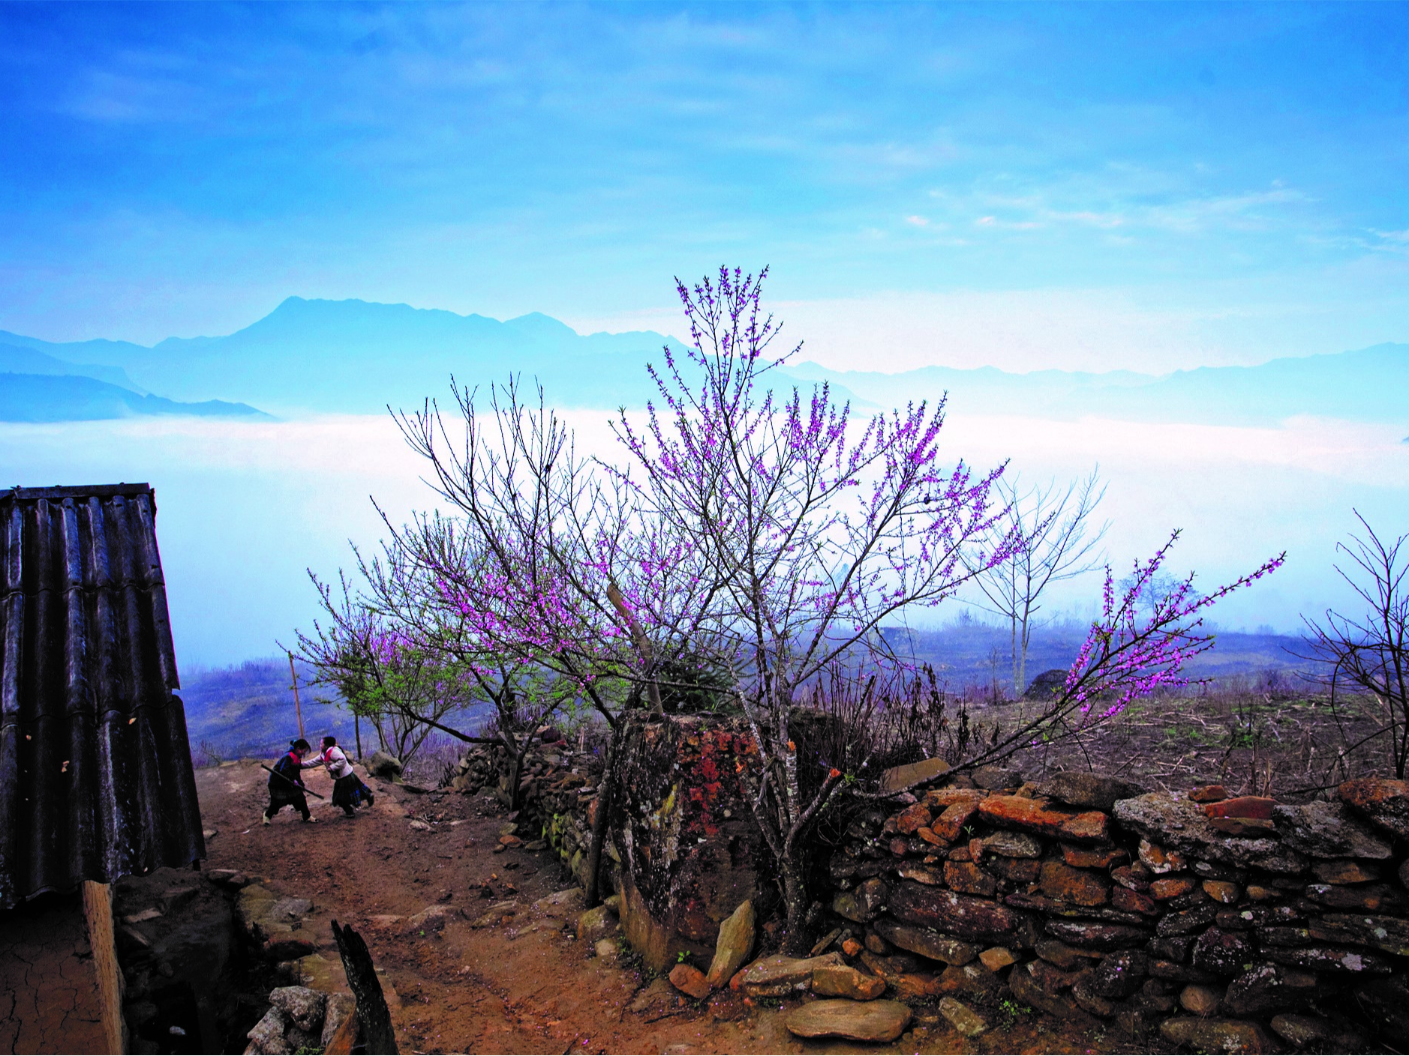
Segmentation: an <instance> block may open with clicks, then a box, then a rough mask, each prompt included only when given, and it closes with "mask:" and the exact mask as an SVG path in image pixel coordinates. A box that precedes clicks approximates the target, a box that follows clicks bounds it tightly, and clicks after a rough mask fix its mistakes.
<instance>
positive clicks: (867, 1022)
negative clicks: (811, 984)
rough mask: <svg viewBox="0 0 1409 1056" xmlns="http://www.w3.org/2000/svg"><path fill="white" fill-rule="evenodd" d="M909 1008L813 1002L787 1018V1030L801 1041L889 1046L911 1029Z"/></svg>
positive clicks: (890, 1003) (873, 1003)
mask: <svg viewBox="0 0 1409 1056" xmlns="http://www.w3.org/2000/svg"><path fill="white" fill-rule="evenodd" d="M910 1015H911V1013H910V1008H909V1006H907V1005H903V1004H901V1003H900V1002H899V1001H861V1002H858V1001H842V1000H833V1001H813V1002H811V1003H810V1004H806V1005H803V1006H802V1007H801V1008H796V1009H793V1011H792V1012H790V1013H789V1014H788V1018H787V1021H786V1023H787V1028H788V1030H789V1031H790V1032H791V1033H793V1034H796V1035H797V1036H798V1037H800V1038H845V1039H846V1040H847V1041H860V1042H868V1043H870V1044H889V1043H890V1042H892V1041H894V1040H895V1039H896V1038H898V1037H900V1035H901V1034H903V1033H904V1032H905V1028H906V1027H907V1026H909V1025H910Z"/></svg>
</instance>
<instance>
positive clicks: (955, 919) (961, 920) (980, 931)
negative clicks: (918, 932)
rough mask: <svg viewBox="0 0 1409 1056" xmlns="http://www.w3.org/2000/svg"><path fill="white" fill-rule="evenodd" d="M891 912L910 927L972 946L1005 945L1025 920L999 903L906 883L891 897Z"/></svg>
mask: <svg viewBox="0 0 1409 1056" xmlns="http://www.w3.org/2000/svg"><path fill="white" fill-rule="evenodd" d="M888 908H889V911H890V914H891V916H893V917H897V918H899V919H900V920H902V921H904V922H905V923H907V924H918V925H920V926H921V927H928V928H933V929H934V930H935V931H939V932H945V933H948V934H952V935H956V936H958V937H959V938H961V939H965V940H968V941H970V942H1002V941H1005V940H1007V939H1008V938H1010V937H1011V936H1012V935H1013V934H1014V932H1015V931H1016V930H1017V928H1018V925H1019V923H1020V922H1021V920H1022V916H1021V914H1019V913H1016V912H1014V911H1013V910H1011V909H1008V908H1007V907H1006V906H1000V905H999V904H998V903H997V902H990V901H989V900H987V899H983V898H975V897H973V896H971V895H961V894H958V893H956V892H953V891H945V890H942V889H938V888H932V887H925V886H923V885H921V884H916V883H912V882H910V881H905V882H904V883H902V884H900V885H899V886H898V887H897V888H896V890H895V893H894V894H892V895H891V897H890V903H889V907H888Z"/></svg>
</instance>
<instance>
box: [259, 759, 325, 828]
mask: <svg viewBox="0 0 1409 1056" xmlns="http://www.w3.org/2000/svg"><path fill="white" fill-rule="evenodd" d="M312 750H313V749H312V747H311V746H310V745H309V743H308V742H307V741H305V740H304V739H303V738H302V737H300V738H299V739H298V740H296V741H294V742H293V743H292V744H291V745H289V751H288V754H287V755H285V756H284V757H283V758H282V759H280V760H279V761H278V762H277V763H275V764H274V772H273V773H272V774H270V775H269V806H267V807H265V808H264V824H266V825H268V824H269V819H270V818H272V817H274V815H275V814H277V813H279V811H281V810H283V809H284V808H285V807H293V808H294V809H295V810H297V811H298V812H299V813H300V814H302V815H303V820H304V821H307V822H314V821H317V820H318V819H317V818H315V817H314V816H313V815H312V814H311V813H310V812H309V809H308V798H307V797H306V796H305V795H304V794H303V788H304V785H303V776H302V775H303V771H304V770H307V769H308V768H309V767H310V766H318V765H319V764H320V763H322V759H316V760H314V761H313V762H311V763H305V762H304V761H303V757H304V756H306V755H307V754H308V753H309V752H311V751H312Z"/></svg>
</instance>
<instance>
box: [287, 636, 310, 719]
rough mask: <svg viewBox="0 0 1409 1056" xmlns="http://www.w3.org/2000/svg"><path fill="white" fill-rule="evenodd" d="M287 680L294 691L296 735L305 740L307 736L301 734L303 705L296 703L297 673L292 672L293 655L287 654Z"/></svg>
mask: <svg viewBox="0 0 1409 1056" xmlns="http://www.w3.org/2000/svg"><path fill="white" fill-rule="evenodd" d="M289 678H291V679H293V681H292V682H291V683H290V684H291V685H292V686H293V690H294V711H295V712H297V713H298V735H299V736H300V737H303V738H304V739H305V740H307V737H308V735H307V734H305V733H304V732H303V705H301V704H300V703H299V702H298V672H297V671H295V670H294V654H293V653H289Z"/></svg>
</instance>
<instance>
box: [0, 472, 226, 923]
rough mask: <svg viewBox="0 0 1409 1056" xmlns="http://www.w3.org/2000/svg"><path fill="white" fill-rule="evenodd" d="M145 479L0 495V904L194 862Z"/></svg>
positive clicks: (196, 819) (200, 849) (196, 852)
mask: <svg viewBox="0 0 1409 1056" xmlns="http://www.w3.org/2000/svg"><path fill="white" fill-rule="evenodd" d="M179 687H180V683H179V681H178V680H177V676H176V655H175V650H174V649H173V648H172V644H171V625H170V622H169V620H168V617H167V609H166V586H165V582H164V580H163V579H162V572H161V557H160V555H159V554H158V552H157V536H156V501H155V497H154V495H153V492H152V489H151V488H150V487H149V486H148V485H146V484H116V485H106V486H101V487H81V488H12V489H10V490H8V491H0V905H2V906H4V907H6V908H8V907H10V906H13V905H15V904H16V903H17V902H20V901H22V900H23V899H26V898H29V897H30V896H32V895H36V894H39V893H40V892H43V891H68V890H72V889H74V888H75V887H77V886H78V884H79V883H80V881H83V880H98V881H101V882H104V883H111V882H112V881H114V880H116V879H117V878H118V877H120V876H123V875H126V874H131V873H144V872H146V871H147V870H149V869H153V868H156V867H157V866H163V865H173V866H180V865H186V864H189V863H190V862H192V861H194V860H195V859H197V858H204V857H205V842H204V840H203V839H202V836H201V818H200V809H199V806H198V803H197V800H196V783H195V774H194V773H193V771H192V769H191V751H190V744H189V742H188V741H187V736H186V714H185V709H184V708H183V707H182V704H181V698H180V697H178V696H177V695H176V692H175V691H176V690H177V689H178V688H179Z"/></svg>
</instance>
